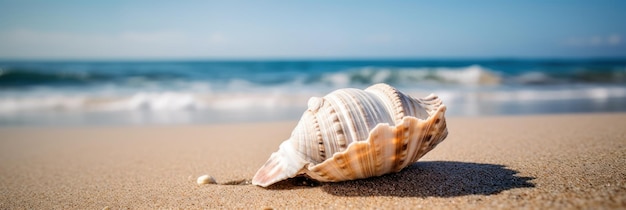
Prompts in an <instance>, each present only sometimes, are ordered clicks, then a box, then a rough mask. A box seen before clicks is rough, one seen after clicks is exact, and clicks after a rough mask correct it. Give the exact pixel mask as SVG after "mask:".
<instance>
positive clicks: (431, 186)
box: [268, 161, 535, 197]
mask: <svg viewBox="0 0 626 210" xmlns="http://www.w3.org/2000/svg"><path fill="white" fill-rule="evenodd" d="M518 173H519V172H518V171H515V170H511V169H507V168H506V167H505V166H504V165H495V164H484V163H468V162H455V161H423V162H417V163H414V164H412V165H410V166H409V167H407V168H405V169H404V170H402V171H400V172H398V173H393V174H387V175H383V176H380V177H372V178H368V179H361V180H353V181H345V182H337V183H316V182H315V181H313V180H307V179H304V178H295V179H290V180H285V181H283V182H279V183H276V184H275V185H273V186H270V187H269V188H268V189H274V190H280V189H293V188H294V187H301V186H302V185H306V186H317V185H320V187H321V188H322V190H324V191H325V192H327V193H329V194H332V195H336V196H398V197H454V196H463V195H491V194H497V193H500V192H502V191H505V190H510V189H515V188H532V187H535V185H534V184H533V183H531V182H530V180H533V179H534V177H520V176H517V175H516V174H518Z"/></svg>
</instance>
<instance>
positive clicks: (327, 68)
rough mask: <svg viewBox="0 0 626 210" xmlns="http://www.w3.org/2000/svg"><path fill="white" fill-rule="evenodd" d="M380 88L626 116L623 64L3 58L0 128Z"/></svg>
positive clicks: (453, 102)
mask: <svg viewBox="0 0 626 210" xmlns="http://www.w3.org/2000/svg"><path fill="white" fill-rule="evenodd" d="M381 82H384V83H388V84H391V85H393V86H395V87H397V88H399V89H400V90H402V91H404V92H406V93H409V94H411V95H413V96H416V97H423V96H426V95H428V94H430V93H435V94H437V95H439V96H440V97H441V98H442V99H443V101H444V103H445V104H447V106H448V116H485V115H523V114H545V113H581V112H619V111H626V59H613V60H502V59H500V60H352V61H350V60H337V61H333V60H302V61H296V60H288V61H146V62H143V61H129V62H113V61H106V62H105V61H99V62H87V61H48V62H45V61H0V125H10V126H13V125H84V124H87V125H129V124H196V123H230V122H258V121H280V120H294V121H295V120H298V119H299V117H300V115H301V114H302V112H303V111H304V110H305V109H306V103H307V100H308V98H309V97H312V96H323V95H325V94H327V93H329V92H331V91H332V90H334V89H337V88H345V87H353V88H365V87H367V86H369V85H372V84H375V83H381Z"/></svg>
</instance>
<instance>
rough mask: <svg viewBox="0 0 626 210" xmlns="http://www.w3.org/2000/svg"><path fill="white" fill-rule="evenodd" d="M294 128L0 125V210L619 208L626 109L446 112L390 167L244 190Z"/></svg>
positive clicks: (625, 197) (625, 170)
mask: <svg viewBox="0 0 626 210" xmlns="http://www.w3.org/2000/svg"><path fill="white" fill-rule="evenodd" d="M295 123H296V122H278V123H242V124H216V125H184V126H135V127H122V126H119V127H116V126H109V127H105V126H92V127H13V128H7V127H5V128H0V209H22V208H27V209H53V208H54V209H104V208H111V209H120V208H139V209H154V208H184V209H196V208H246V209H259V208H292V209H293V208H300V207H306V208H318V209H320V208H324V209H328V208H331V209H332V208H393V209H397V208H410V209H417V208H425V209H432V208H436V209H439V208H454V209H458V208H462V209H483V208H502V209H509V208H520V207H523V208H533V209H534V208H536V209H546V208H559V209H562V208H594V209H595V208H598V207H600V208H609V209H610V208H616V209H617V208H621V209H623V208H626V113H601V114H570V115H538V116H494V117H481V118H472V117H456V118H454V117H453V118H448V129H449V132H450V134H449V136H448V138H447V139H446V140H445V141H444V142H443V143H441V144H440V145H439V146H438V147H437V148H435V149H434V150H433V151H431V152H430V153H429V154H427V155H426V156H425V157H424V158H422V159H421V160H420V161H418V162H417V163H415V164H413V165H411V166H409V167H408V168H406V169H404V170H403V171H401V172H399V173H396V174H390V175H385V176H381V177H375V178H370V179H365V180H356V181H348V182H341V183H321V184H319V185H315V186H302V185H300V184H299V183H301V181H302V180H288V181H284V182H280V183H278V184H276V185H273V186H271V187H269V188H261V187H257V186H253V185H246V184H245V181H246V180H249V179H251V178H252V176H253V175H254V173H255V172H256V170H257V169H258V168H259V167H260V166H261V165H262V164H263V163H264V162H265V161H266V159H267V158H268V157H269V155H270V154H271V153H272V152H274V151H275V150H277V149H278V145H279V144H280V142H282V141H283V140H284V139H286V138H288V137H289V134H290V133H291V129H293V127H294V126H295ZM204 174H208V175H211V176H213V177H214V178H215V179H216V180H217V182H218V183H222V184H224V183H226V185H202V186H200V185H198V184H196V178H197V177H198V176H200V175H204ZM241 183H243V184H242V185H240V184H241Z"/></svg>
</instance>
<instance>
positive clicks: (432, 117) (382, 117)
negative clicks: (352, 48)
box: [252, 84, 448, 187]
mask: <svg viewBox="0 0 626 210" xmlns="http://www.w3.org/2000/svg"><path fill="white" fill-rule="evenodd" d="M445 111H446V106H445V105H444V104H443V103H442V102H441V100H440V99H439V98H438V97H437V96H435V95H433V94H431V95H429V96H427V97H425V98H421V99H418V98H413V97H410V96H408V95H405V94H403V93H402V92H400V91H398V90H397V89H395V88H393V87H391V86H389V85H387V84H376V85H373V86H370V87H369V88H367V89H365V90H360V89H352V88H347V89H339V90H336V91H333V92H332V93H330V94H328V95H326V96H324V97H323V98H318V97H312V98H311V99H309V102H308V109H307V110H306V111H305V112H304V114H303V115H302V118H301V119H300V121H299V123H298V125H297V126H296V128H295V129H294V130H293V132H292V134H291V137H290V138H289V139H288V140H285V141H284V142H283V143H282V144H280V147H279V150H278V151H277V152H274V153H272V155H271V156H270V158H269V160H267V162H266V163H265V164H264V165H263V166H262V167H261V169H259V171H257V173H256V174H255V175H254V178H253V179H252V184H254V185H259V186H262V187H267V186H269V185H271V184H273V183H276V182H278V181H281V180H284V179H287V178H292V177H295V176H298V175H305V176H308V177H309V178H312V179H315V180H318V181H322V182H338V181H345V180H354V179H362V178H367V177H372V176H380V175H383V174H387V173H392V172H398V171H400V170H402V169H403V168H405V167H406V166H408V165H410V164H412V163H414V162H415V161H417V160H418V159H419V158H421V157H422V156H424V154H426V153H427V152H428V151H430V150H432V149H433V148H434V147H435V146H436V145H437V144H439V143H440V142H441V141H443V140H444V139H445V138H446V136H447V135H448V130H447V128H446V121H445V117H444V113H445Z"/></svg>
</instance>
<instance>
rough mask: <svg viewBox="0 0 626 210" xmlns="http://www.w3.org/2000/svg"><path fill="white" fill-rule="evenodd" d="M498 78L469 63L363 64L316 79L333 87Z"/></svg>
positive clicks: (466, 82) (470, 82)
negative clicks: (454, 65)
mask: <svg viewBox="0 0 626 210" xmlns="http://www.w3.org/2000/svg"><path fill="white" fill-rule="evenodd" d="M501 80H502V79H501V78H500V76H499V75H497V74H496V73H494V72H492V71H491V70H489V69H486V68H483V67H481V66H478V65H472V66H467V67H459V68H381V67H364V68H359V69H354V70H349V71H342V72H334V73H328V74H324V75H322V77H321V80H320V81H321V82H322V83H325V84H330V85H332V86H334V87H346V86H350V85H359V84H375V83H381V82H384V83H390V84H396V85H413V84H416V83H430V84H432V83H439V84H459V85H485V84H499V83H500V82H501Z"/></svg>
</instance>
